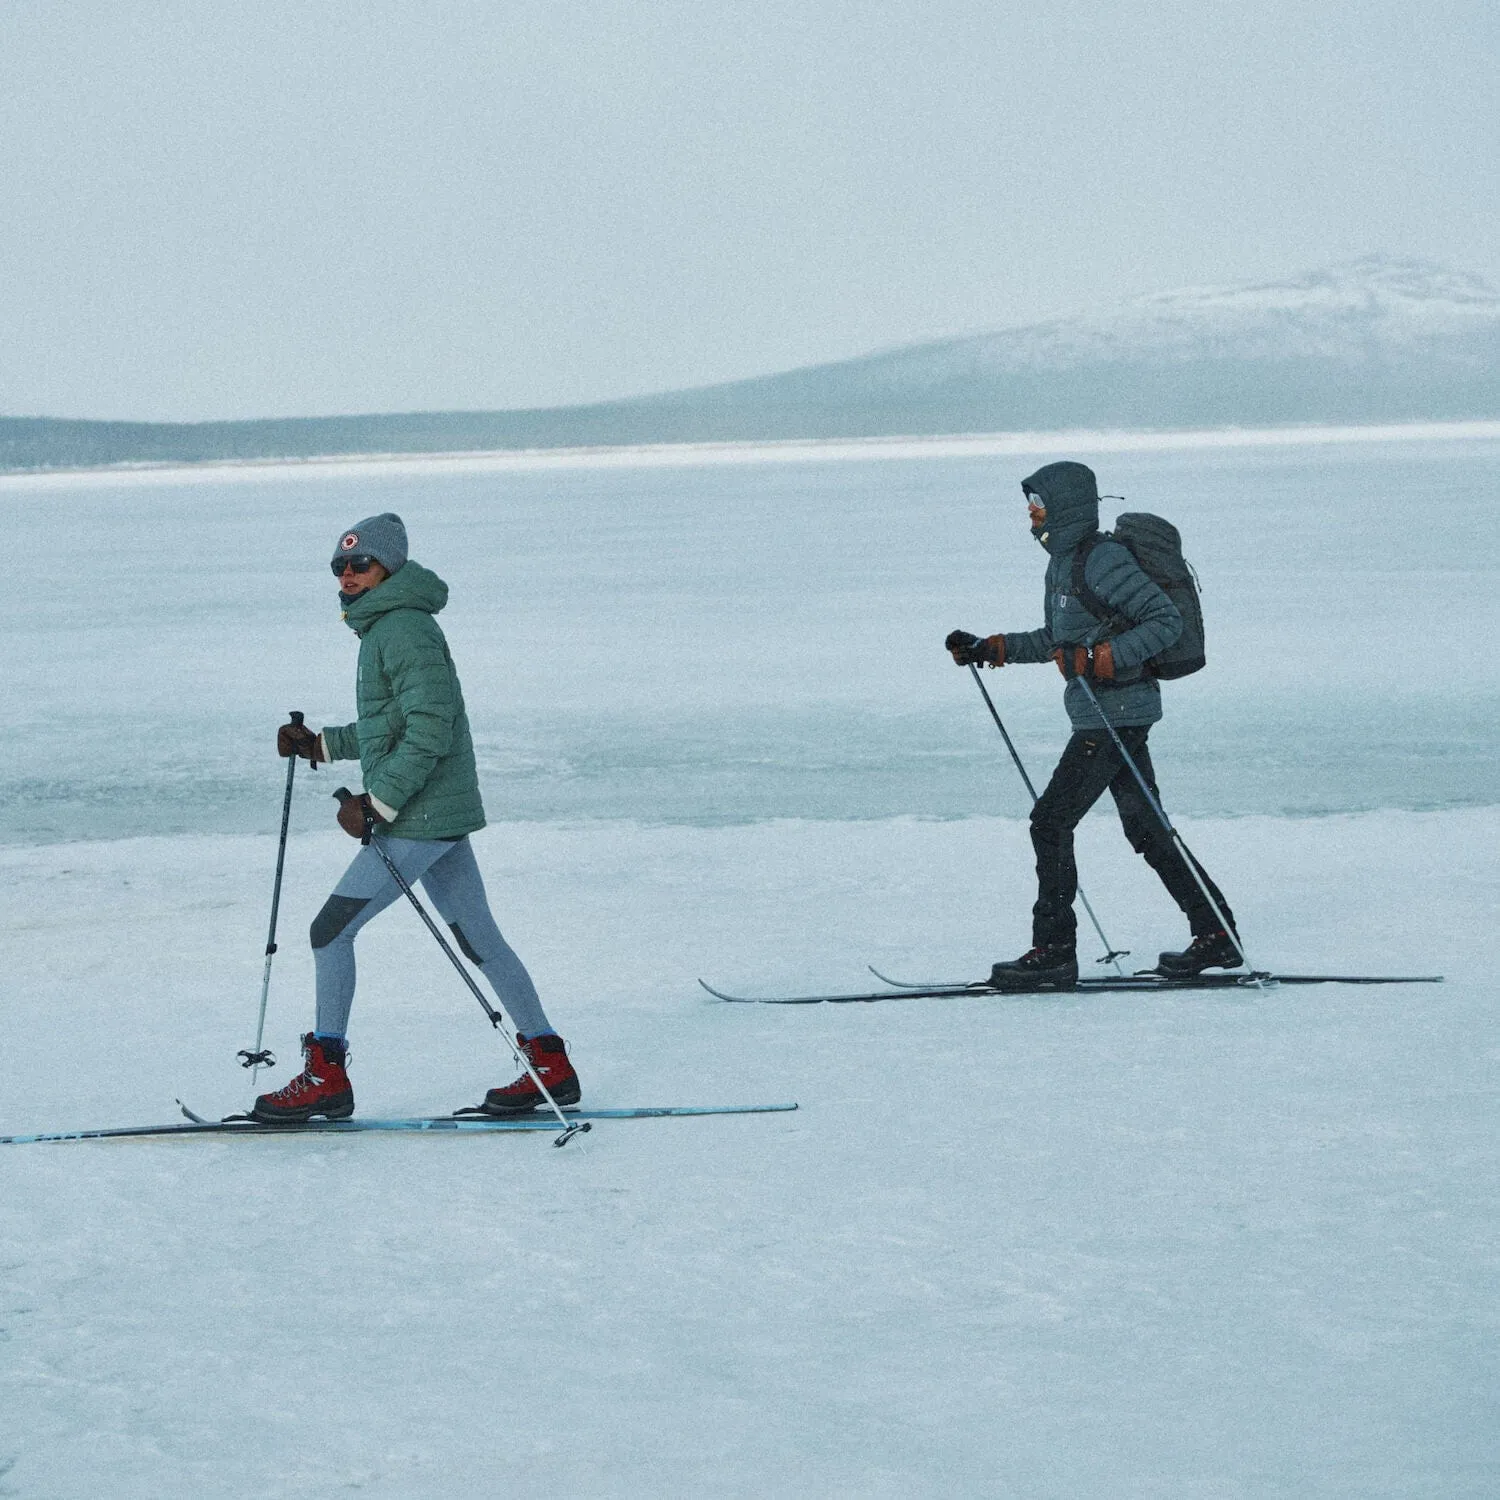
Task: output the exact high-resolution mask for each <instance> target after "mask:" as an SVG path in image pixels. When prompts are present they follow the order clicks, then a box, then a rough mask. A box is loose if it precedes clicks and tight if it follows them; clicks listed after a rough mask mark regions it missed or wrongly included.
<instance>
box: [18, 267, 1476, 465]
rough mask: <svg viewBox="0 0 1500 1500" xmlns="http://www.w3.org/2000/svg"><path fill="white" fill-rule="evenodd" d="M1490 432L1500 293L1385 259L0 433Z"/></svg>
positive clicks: (31, 457) (75, 438) (548, 440)
mask: <svg viewBox="0 0 1500 1500" xmlns="http://www.w3.org/2000/svg"><path fill="white" fill-rule="evenodd" d="M1494 417H1500V294H1497V293H1496V292H1495V291H1494V290H1493V289H1492V288H1491V287H1489V286H1488V285H1487V284H1486V283H1485V282H1483V281H1481V280H1480V279H1479V278H1477V277H1474V276H1469V275H1465V274H1463V273H1459V272H1454V271H1450V270H1446V269H1444V268H1443V267H1441V266H1436V265H1432V264H1429V263H1426V262H1421V261H1396V260H1390V259H1387V258H1385V257H1378V256H1377V257H1367V258H1365V259H1362V260H1358V261H1353V262H1350V263H1348V264H1345V265H1340V266H1334V267H1331V268H1329V269H1327V270H1323V271H1316V272H1312V273H1310V274H1308V275H1306V276H1302V277H1298V278H1296V279H1294V280H1290V281H1284V282H1273V283H1267V284H1263V285H1245V286H1231V287H1207V288H1189V289H1186V290H1180V291H1174V292H1162V293H1158V294H1155V295H1153V296H1149V297H1138V298H1135V299H1133V300H1131V301H1128V302H1125V303H1122V304H1120V305H1119V306H1117V307H1114V308H1111V309H1108V310H1106V311H1104V312H1101V313H1098V314H1094V315H1089V316H1083V317H1076V318H1059V319H1054V320H1053V321H1051V322H1047V323H1038V324H1034V325H1032V326H1029V327H1024V328H1011V329H1004V330H1001V331H999V332H996V333H987V334H980V335H977V336H974V337H969V338H958V339H944V340H941V341H938V342H934V343H926V344H917V345H914V346H911V347H909V348H902V349H894V350H890V351H888V352H884V353H879V354H871V355H867V356H865V357H863V358H860V359H851V360H842V361H839V362H837V363H835V364H826V365H816V366H813V367H811V368H808V369H803V370H793V371H790V372H788V373H786V374H782V375H766V376H761V377H759V378H756V379H753V380H739V381H734V382H731V383H729V384H725V385H714V386H704V387H700V388H697V389H693V390H685V391H673V392H669V393H667V394H665V395H656V396H644V397H638V398H633V399H629V400H623V401H609V402H602V403H599V404H597V405H591V406H566V407H554V408H547V409H537V410H527V411H501V412H421V413H412V414H404V415H403V414H396V415H383V416H381V415H375V416H357V417H308V418H297V419H276V420H267V421H250V422H199V423H145V422H85V421H67V420H53V419H50V418H0V468H7V469H34V468H42V467H75V466H83V465H95V464H110V463H132V462H134V463H140V462H171V463H184V462H197V461H204V460H224V459H252V458H306V457H314V456H320V455H336V454H352V453H442V452H468V451H478V450H486V449H504V448H557V447H585V446H594V445H602V444H622V443H661V442H723V441H737V440H757V439H776V438H848V437H875V436H895V435H904V434H913V435H915V434H932V433H957V432H1003V431H1024V430H1047V429H1059V428H1097V427H1127V428H1130V427H1135V428H1180V427H1224V426H1244V427H1258V426H1270V425H1281V424H1286V423H1311V422H1337V423H1373V422H1400V421H1445V420H1461V419H1473V418H1494Z"/></svg>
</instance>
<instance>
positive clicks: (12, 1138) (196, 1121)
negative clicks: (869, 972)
mask: <svg viewBox="0 0 1500 1500" xmlns="http://www.w3.org/2000/svg"><path fill="white" fill-rule="evenodd" d="M796 1108H797V1106H796V1104H704V1105H692V1104H670V1105H660V1106H644V1107H641V1108H638V1109H569V1110H566V1111H564V1115H565V1118H566V1120H567V1121H568V1123H569V1124H570V1125H571V1124H575V1123H581V1128H582V1129H584V1130H586V1129H587V1128H588V1126H589V1125H590V1124H591V1123H592V1122H593V1121H595V1120H664V1119H675V1118H679V1117H686V1116H699V1115H764V1114H781V1113H785V1112H787V1111H790V1110H794V1109H796ZM182 1112H183V1114H185V1115H186V1116H187V1117H188V1118H187V1120H186V1121H177V1122H173V1123H170V1124H165V1125H123V1126H103V1127H99V1128H96V1129H90V1130H42V1131H33V1132H31V1133H29V1134H18V1135H4V1136H0V1146H24V1145H34V1144H37V1143H39V1142H44V1141H101V1140H123V1139H128V1138H132V1137H135V1136H197V1135H256V1136H261V1135H358V1134H362V1133H380V1132H385V1133H389V1132H393V1131H401V1132H410V1131H416V1132H425V1133H432V1134H442V1133H444V1132H447V1133H449V1134H453V1133H459V1134H472V1133H480V1134H483V1133H485V1132H494V1131H499V1132H502V1133H503V1132H505V1131H527V1130H530V1131H538V1130H540V1131H548V1132H554V1133H555V1132H556V1130H557V1121H556V1120H555V1119H552V1118H550V1117H548V1116H546V1115H527V1116H523V1117H520V1118H511V1119H498V1118H496V1117H495V1116H493V1115H487V1114H485V1113H483V1112H482V1111H477V1110H476V1111H459V1112H458V1113H457V1114H452V1115H419V1116H412V1117H408V1118H396V1119H380V1118H376V1117H364V1116H361V1117H358V1118H354V1119H347V1120H301V1121H297V1122H295V1123H292V1124H274V1125H273V1124H269V1123H268V1122H266V1121H264V1120H257V1119H255V1118H254V1117H253V1116H247V1115H241V1116H232V1117H229V1118H226V1119H222V1120H210V1119H207V1118H206V1117H204V1116H202V1115H199V1114H197V1113H195V1112H194V1111H192V1110H190V1109H189V1108H188V1107H187V1106H186V1105H183V1106H182Z"/></svg>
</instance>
